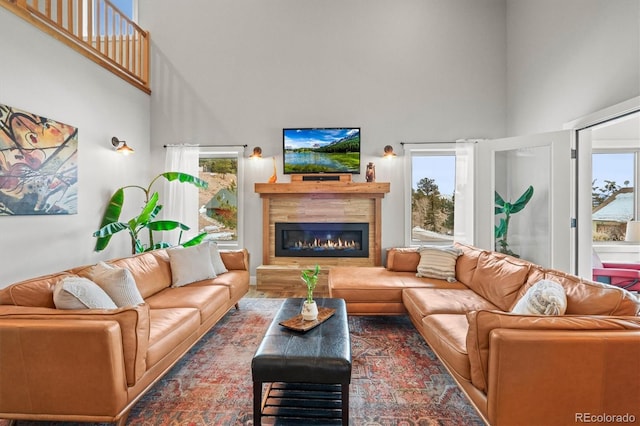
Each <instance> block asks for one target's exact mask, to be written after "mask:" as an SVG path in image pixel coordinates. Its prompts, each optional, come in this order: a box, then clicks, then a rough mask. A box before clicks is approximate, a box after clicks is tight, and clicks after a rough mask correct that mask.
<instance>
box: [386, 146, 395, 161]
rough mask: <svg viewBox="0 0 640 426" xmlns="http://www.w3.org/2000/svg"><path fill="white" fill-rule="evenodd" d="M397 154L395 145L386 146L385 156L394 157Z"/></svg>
mask: <svg viewBox="0 0 640 426" xmlns="http://www.w3.org/2000/svg"><path fill="white" fill-rule="evenodd" d="M395 156H396V153H395V152H393V147H392V146H391V145H387V146H385V147H384V155H383V157H384V158H393V157H395Z"/></svg>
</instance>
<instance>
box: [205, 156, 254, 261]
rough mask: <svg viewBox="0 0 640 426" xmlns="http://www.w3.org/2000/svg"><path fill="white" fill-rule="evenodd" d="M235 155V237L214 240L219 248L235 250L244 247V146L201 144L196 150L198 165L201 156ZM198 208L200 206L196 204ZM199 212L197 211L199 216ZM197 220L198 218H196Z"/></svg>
mask: <svg viewBox="0 0 640 426" xmlns="http://www.w3.org/2000/svg"><path fill="white" fill-rule="evenodd" d="M228 157H235V158H236V159H237V165H238V170H237V176H236V179H237V182H236V191H237V202H238V218H237V226H236V235H237V238H236V239H235V240H234V241H216V243H217V244H218V247H220V248H221V249H228V250H237V249H240V248H242V247H244V214H243V212H244V160H245V158H244V147H243V146H238V147H229V146H201V147H200V149H199V152H198V166H199V165H200V159H201V158H228ZM197 208H198V209H199V208H200V206H197ZM199 215H200V213H198V217H199ZM198 220H199V219H198Z"/></svg>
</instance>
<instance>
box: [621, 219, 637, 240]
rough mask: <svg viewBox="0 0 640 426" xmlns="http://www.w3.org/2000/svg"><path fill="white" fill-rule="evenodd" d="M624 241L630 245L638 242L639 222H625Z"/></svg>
mask: <svg viewBox="0 0 640 426" xmlns="http://www.w3.org/2000/svg"><path fill="white" fill-rule="evenodd" d="M624 240H625V241H629V242H632V243H638V242H640V221H639V220H630V221H629V222H627V233H626V235H625V237H624Z"/></svg>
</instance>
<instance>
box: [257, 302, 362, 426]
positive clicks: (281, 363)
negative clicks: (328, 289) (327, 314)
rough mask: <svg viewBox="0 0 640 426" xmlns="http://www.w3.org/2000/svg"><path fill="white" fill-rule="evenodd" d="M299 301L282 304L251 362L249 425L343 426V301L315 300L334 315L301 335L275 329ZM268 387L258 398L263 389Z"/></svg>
mask: <svg viewBox="0 0 640 426" xmlns="http://www.w3.org/2000/svg"><path fill="white" fill-rule="evenodd" d="M303 301H304V299H287V300H285V302H284V303H283V304H282V307H281V308H280V310H279V311H278V313H277V314H276V317H275V318H274V319H273V322H272V323H271V325H270V326H269V328H268V329H267V332H266V334H265V336H264V338H263V339H262V343H261V344H260V346H259V347H258V350H257V351H256V353H255V355H254V357H253V361H252V362H251V372H252V376H253V418H254V424H255V425H260V424H262V417H265V418H266V417H267V416H269V417H274V418H279V419H286V420H288V421H291V422H294V423H296V422H297V424H312V423H313V422H314V421H322V422H323V424H325V422H329V421H330V420H331V419H334V420H335V421H336V422H337V423H338V424H339V423H340V422H341V423H342V424H343V425H348V424H349V383H351V342H350V339H349V324H348V322H347V309H346V304H345V302H344V300H343V299H316V303H317V304H318V307H326V308H334V309H335V310H336V312H335V314H334V315H333V316H332V317H331V318H329V319H328V320H326V321H325V322H323V323H322V324H320V325H319V326H317V327H315V328H313V329H311V330H308V331H306V332H299V331H293V330H290V329H288V328H285V327H283V326H281V325H280V324H279V323H280V322H281V321H284V320H287V319H289V318H291V317H293V316H295V315H297V314H299V313H300V311H301V309H302V303H303ZM264 383H270V385H269V387H268V389H267V392H266V396H265V398H264V401H263V398H262V390H263V384H264Z"/></svg>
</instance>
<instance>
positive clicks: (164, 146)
mask: <svg viewBox="0 0 640 426" xmlns="http://www.w3.org/2000/svg"><path fill="white" fill-rule="evenodd" d="M170 146H197V147H200V148H217V147H221V148H225V147H226V148H228V147H231V146H241V147H243V148H246V147H247V144H244V145H241V144H236V145H198V144H179V143H170V144H167V145H162V147H163V148H167V147H170Z"/></svg>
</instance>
